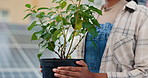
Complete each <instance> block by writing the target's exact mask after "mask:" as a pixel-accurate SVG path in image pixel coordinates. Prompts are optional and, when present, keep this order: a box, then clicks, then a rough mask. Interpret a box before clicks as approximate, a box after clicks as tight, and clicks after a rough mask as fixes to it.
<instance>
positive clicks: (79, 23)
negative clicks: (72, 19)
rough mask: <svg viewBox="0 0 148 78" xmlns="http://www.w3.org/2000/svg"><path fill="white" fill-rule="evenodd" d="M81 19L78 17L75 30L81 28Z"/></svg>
mask: <svg viewBox="0 0 148 78" xmlns="http://www.w3.org/2000/svg"><path fill="white" fill-rule="evenodd" d="M82 22H83V21H82V20H80V19H78V20H77V23H76V26H75V30H80V29H81V28H82Z"/></svg>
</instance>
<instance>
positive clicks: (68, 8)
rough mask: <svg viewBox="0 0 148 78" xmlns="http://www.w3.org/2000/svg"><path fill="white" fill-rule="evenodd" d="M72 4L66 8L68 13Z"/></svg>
mask: <svg viewBox="0 0 148 78" xmlns="http://www.w3.org/2000/svg"><path fill="white" fill-rule="evenodd" d="M71 5H72V4H69V5H68V6H67V8H66V13H68V11H69V10H70V7H71Z"/></svg>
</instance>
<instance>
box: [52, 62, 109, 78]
mask: <svg viewBox="0 0 148 78" xmlns="http://www.w3.org/2000/svg"><path fill="white" fill-rule="evenodd" d="M76 63H77V64H79V65H82V66H83V67H58V68H57V69H53V71H54V72H55V74H54V75H55V76H56V77H60V78H107V74H106V73H92V72H90V71H89V70H88V67H87V65H86V63H85V62H84V61H82V60H81V61H77V62H76Z"/></svg>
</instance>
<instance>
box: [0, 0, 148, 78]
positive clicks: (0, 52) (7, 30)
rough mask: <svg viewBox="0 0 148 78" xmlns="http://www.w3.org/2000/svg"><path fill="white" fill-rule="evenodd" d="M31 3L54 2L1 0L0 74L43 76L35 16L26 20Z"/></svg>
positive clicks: (47, 1) (45, 1) (6, 77)
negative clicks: (30, 28)
mask: <svg viewBox="0 0 148 78" xmlns="http://www.w3.org/2000/svg"><path fill="white" fill-rule="evenodd" d="M103 2H104V0H95V3H94V4H92V5H94V6H100V5H101V4H103ZM28 3H29V4H31V5H33V6H42V7H43V6H48V7H50V6H54V5H52V4H51V0H0V78H41V73H40V68H39V60H38V59H37V57H36V54H37V53H38V47H37V42H35V41H33V42H31V35H32V33H33V31H28V30H27V26H29V25H30V23H31V22H32V21H33V20H34V18H32V17H30V18H28V19H26V20H23V17H24V16H25V15H26V14H27V13H26V12H24V10H26V8H25V4H28ZM84 3H87V1H84ZM139 4H140V5H145V6H148V1H146V0H139ZM48 56H49V57H54V56H56V55H54V54H53V53H51V52H48V51H45V54H44V55H43V57H48Z"/></svg>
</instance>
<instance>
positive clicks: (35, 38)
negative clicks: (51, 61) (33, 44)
mask: <svg viewBox="0 0 148 78" xmlns="http://www.w3.org/2000/svg"><path fill="white" fill-rule="evenodd" d="M36 34H37V32H35V33H33V35H32V37H31V40H38V37H37V36H36Z"/></svg>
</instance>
